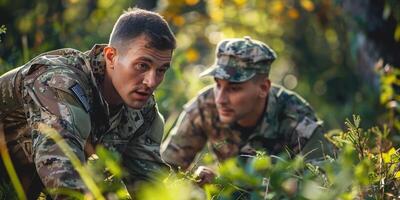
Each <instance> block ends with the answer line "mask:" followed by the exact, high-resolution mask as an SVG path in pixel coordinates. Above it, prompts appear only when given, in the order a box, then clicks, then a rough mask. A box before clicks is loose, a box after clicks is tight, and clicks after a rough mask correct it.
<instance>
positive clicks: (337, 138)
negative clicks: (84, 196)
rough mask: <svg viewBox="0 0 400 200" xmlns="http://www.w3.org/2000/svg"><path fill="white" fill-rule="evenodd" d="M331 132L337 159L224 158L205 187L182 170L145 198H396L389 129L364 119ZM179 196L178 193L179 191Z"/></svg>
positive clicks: (399, 171)
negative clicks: (366, 123)
mask: <svg viewBox="0 0 400 200" xmlns="http://www.w3.org/2000/svg"><path fill="white" fill-rule="evenodd" d="M345 125H346V127H347V128H346V130H344V131H336V132H333V133H331V134H330V135H329V139H330V141H332V142H333V144H334V145H335V146H336V147H337V148H338V154H337V158H336V159H333V158H331V157H326V159H325V160H324V161H322V162H315V161H312V162H306V161H305V160H304V158H303V157H302V156H300V155H299V156H296V157H295V158H294V159H287V158H286V156H285V155H280V156H279V157H278V156H268V155H266V154H265V153H262V152H258V154H257V155H256V156H239V157H237V158H232V159H228V160H226V161H224V162H223V163H221V164H220V165H219V167H218V176H217V177H216V178H215V180H214V182H213V183H212V184H206V185H205V186H203V189H202V190H201V189H200V188H199V187H198V186H196V179H195V178H193V176H191V174H188V173H187V172H186V173H178V174H177V175H175V176H173V175H172V176H170V177H169V179H167V180H165V181H164V182H163V183H158V184H156V185H151V186H147V187H144V188H143V190H142V191H143V193H142V194H141V196H140V198H139V199H173V198H178V199H205V198H207V199H223V200H228V199H315V200H318V199H327V200H330V199H332V200H334V199H392V198H397V197H398V196H399V195H400V193H399V191H398V188H399V186H400V168H399V161H400V152H399V151H400V150H396V149H395V148H394V147H391V146H390V143H389V144H388V143H387V142H388V141H389V140H388V139H387V138H388V136H389V130H388V129H387V128H386V127H383V129H380V128H377V127H373V128H370V129H367V130H365V129H363V128H362V127H361V126H360V125H361V118H360V117H359V116H353V120H352V121H350V120H346V122H345ZM177 194H179V196H178V197H177V196H176V195H177Z"/></svg>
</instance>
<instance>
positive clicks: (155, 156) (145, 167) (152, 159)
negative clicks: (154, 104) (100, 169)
mask: <svg viewBox="0 0 400 200" xmlns="http://www.w3.org/2000/svg"><path fill="white" fill-rule="evenodd" d="M153 112H154V114H155V116H154V119H153V120H152V121H151V122H150V126H146V125H144V127H142V128H144V129H145V131H144V134H142V135H140V136H139V137H135V138H133V139H131V140H130V141H129V143H128V145H127V147H126V149H125V152H123V155H122V156H123V160H122V162H123V166H124V167H125V168H126V169H127V171H128V173H129V174H128V176H127V177H126V178H125V180H124V182H125V184H126V186H127V189H128V191H129V193H130V194H131V195H132V196H134V194H135V191H136V190H137V186H138V185H139V184H140V183H142V182H154V181H161V179H162V178H161V177H160V175H161V172H164V171H167V172H168V170H169V167H168V166H167V165H166V164H165V163H164V162H163V161H162V160H161V156H160V144H161V139H162V137H163V133H164V119H163V117H162V115H161V114H160V113H159V112H158V111H157V109H156V108H155V109H154V111H153ZM145 118H146V117H145ZM145 123H146V122H145Z"/></svg>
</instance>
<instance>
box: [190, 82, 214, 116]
mask: <svg viewBox="0 0 400 200" xmlns="http://www.w3.org/2000/svg"><path fill="white" fill-rule="evenodd" d="M213 88H214V87H213V85H209V86H206V87H205V88H203V89H202V90H200V92H199V93H198V94H197V95H196V96H195V97H194V98H192V99H191V100H190V101H189V102H188V103H186V104H185V105H184V106H183V108H184V110H185V111H186V112H192V111H194V110H196V109H202V110H205V109H209V108H213V107H215V101H214V92H213Z"/></svg>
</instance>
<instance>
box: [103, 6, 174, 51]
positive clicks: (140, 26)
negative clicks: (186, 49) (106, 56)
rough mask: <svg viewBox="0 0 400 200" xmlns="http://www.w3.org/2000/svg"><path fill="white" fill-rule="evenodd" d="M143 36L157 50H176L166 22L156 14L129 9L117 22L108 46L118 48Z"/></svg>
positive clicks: (138, 9) (172, 35)
mask: <svg viewBox="0 0 400 200" xmlns="http://www.w3.org/2000/svg"><path fill="white" fill-rule="evenodd" d="M142 34H144V35H145V36H146V37H148V39H149V45H150V47H152V48H156V49H159V50H168V49H172V50H173V49H175V48H176V40H175V36H174V34H173V33H172V31H171V29H170V27H169V25H168V23H167V21H165V19H164V18H163V17H162V16H161V15H160V14H158V13H155V12H152V11H147V10H143V9H140V8H130V9H128V10H127V11H125V12H124V13H123V14H122V15H121V16H120V17H119V18H118V20H117V22H116V23H115V25H114V28H113V30H112V32H111V35H110V41H109V44H110V45H112V46H120V44H126V42H127V41H130V40H133V39H135V38H136V37H138V36H141V35H142Z"/></svg>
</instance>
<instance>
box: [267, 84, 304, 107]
mask: <svg viewBox="0 0 400 200" xmlns="http://www.w3.org/2000/svg"><path fill="white" fill-rule="evenodd" d="M270 95H272V96H273V98H275V99H276V101H275V103H276V104H280V105H283V106H281V107H282V108H285V107H287V106H299V107H303V106H304V107H309V103H308V102H307V101H306V100H305V99H304V98H303V97H301V96H300V95H299V94H297V93H296V92H294V91H292V90H289V89H286V88H285V87H283V86H281V85H278V84H272V87H271V90H270Z"/></svg>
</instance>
